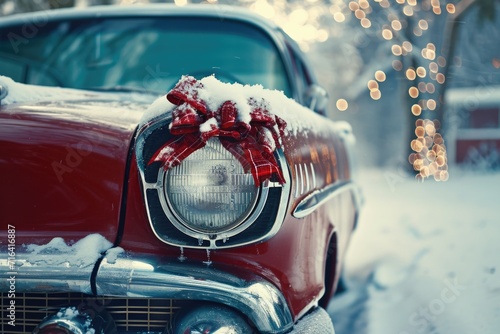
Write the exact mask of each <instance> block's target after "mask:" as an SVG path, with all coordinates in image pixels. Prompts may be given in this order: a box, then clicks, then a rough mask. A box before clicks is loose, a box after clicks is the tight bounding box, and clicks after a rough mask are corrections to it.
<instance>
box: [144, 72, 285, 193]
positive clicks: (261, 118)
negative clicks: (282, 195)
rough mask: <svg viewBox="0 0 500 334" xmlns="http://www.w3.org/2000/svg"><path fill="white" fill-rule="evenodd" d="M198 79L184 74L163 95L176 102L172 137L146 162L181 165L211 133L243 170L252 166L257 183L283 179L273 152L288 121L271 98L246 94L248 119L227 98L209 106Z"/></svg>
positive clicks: (171, 125) (173, 165)
mask: <svg viewBox="0 0 500 334" xmlns="http://www.w3.org/2000/svg"><path fill="white" fill-rule="evenodd" d="M203 89H205V87H204V86H203V84H202V83H201V82H200V81H197V80H196V79H195V78H193V77H190V76H183V77H182V78H181V80H180V81H179V82H178V83H177V84H176V86H175V87H174V88H173V89H172V90H171V91H170V92H169V93H168V94H167V95H166V98H167V99H168V100H169V101H170V102H171V103H173V104H175V105H176V106H177V107H176V108H175V109H174V110H173V111H172V123H170V125H169V129H170V133H171V134H172V135H174V136H178V137H176V138H173V139H171V140H170V141H168V142H167V143H166V144H165V145H163V146H162V147H161V148H160V149H159V150H158V151H157V152H156V153H155V154H154V155H153V157H152V158H151V160H150V161H149V164H151V163H153V162H156V161H160V162H162V167H163V168H165V169H169V168H172V167H175V166H177V165H179V164H180V163H181V162H182V161H183V160H184V159H185V158H187V157H188V156H189V155H190V154H191V153H193V152H194V151H196V150H198V149H200V148H202V147H204V146H205V144H206V142H207V141H208V140H209V139H210V138H212V137H218V138H219V141H220V142H221V144H222V145H223V146H224V148H226V149H227V150H228V151H229V152H231V154H232V155H233V156H234V157H235V158H236V159H238V161H239V162H240V163H241V164H242V166H243V168H244V170H245V171H247V172H251V173H252V176H253V178H254V181H255V185H256V186H260V184H261V183H262V182H263V181H265V180H267V179H270V178H271V177H273V176H274V177H276V178H277V179H278V181H279V182H280V183H285V180H284V178H283V174H282V171H281V169H280V167H279V165H278V162H277V161H276V159H275V157H274V155H273V153H274V151H275V150H276V149H277V148H279V147H280V141H279V139H280V136H283V135H284V129H285V127H286V122H285V121H284V120H283V119H281V118H279V117H278V116H276V115H273V114H272V113H271V112H270V111H269V109H270V106H269V103H268V102H267V101H266V100H264V99H263V98H261V99H256V98H254V97H250V98H249V99H248V100H247V101H246V102H247V104H248V106H249V107H250V122H248V123H247V122H244V121H242V120H241V117H238V116H239V110H238V108H237V104H236V103H235V102H234V101H231V100H227V101H225V102H224V103H222V104H221V105H220V106H219V107H218V109H217V110H215V111H213V110H209V109H208V108H207V103H206V101H204V100H203V99H202V98H200V95H202V96H207V94H206V93H207V92H206V91H205V92H203V94H200V91H201V90H203Z"/></svg>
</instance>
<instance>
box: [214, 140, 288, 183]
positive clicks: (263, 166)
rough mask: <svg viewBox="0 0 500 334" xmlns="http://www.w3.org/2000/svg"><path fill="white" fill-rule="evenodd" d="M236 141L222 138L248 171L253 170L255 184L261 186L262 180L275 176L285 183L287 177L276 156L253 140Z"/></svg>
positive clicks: (225, 145)
mask: <svg viewBox="0 0 500 334" xmlns="http://www.w3.org/2000/svg"><path fill="white" fill-rule="evenodd" d="M246 139H247V141H245V143H244V144H243V143H242V142H234V141H231V140H227V139H224V138H220V141H221V143H222V145H223V146H224V147H225V148H226V149H227V150H228V151H229V152H231V154H232V155H233V156H234V157H235V158H236V159H237V160H238V161H239V162H240V163H241V165H242V166H243V169H244V170H245V171H246V172H251V173H252V177H253V179H254V182H255V185H256V186H257V187H259V186H260V185H261V183H262V182H264V181H265V180H267V179H270V178H271V177H273V176H275V177H276V178H277V179H278V181H279V182H280V183H281V184H283V183H285V178H284V177H283V174H282V172H281V169H280V168H279V166H278V162H277V161H276V159H275V158H274V156H273V155H272V154H271V155H267V154H266V153H263V152H261V150H260V149H259V148H258V147H257V146H256V145H254V144H255V143H252V142H251V141H248V138H246Z"/></svg>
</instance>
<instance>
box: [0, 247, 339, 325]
mask: <svg viewBox="0 0 500 334" xmlns="http://www.w3.org/2000/svg"><path fill="white" fill-rule="evenodd" d="M53 256H54V257H57V256H64V254H60V255H53ZM5 259H7V254H6V253H0V291H2V292H9V291H10V290H12V288H14V289H15V292H16V293H25V292H82V293H86V294H96V295H98V296H121V297H131V298H134V297H135V298H137V297H139V298H171V299H180V300H201V301H210V302H217V303H221V304H224V305H227V306H230V307H232V308H234V309H236V310H238V311H240V312H241V313H242V314H245V315H246V316H247V317H248V318H249V319H250V321H252V322H253V324H254V325H255V326H256V328H257V329H258V331H259V332H261V333H270V334H271V333H272V334H281V333H293V334H302V333H304V334H305V333H319V334H332V333H334V330H333V326H332V323H331V320H330V318H329V316H328V314H326V312H325V311H324V310H322V309H320V308H318V309H316V310H314V311H313V312H311V313H309V314H308V315H306V316H305V317H303V318H302V319H301V320H300V321H299V322H298V323H297V324H295V326H294V321H293V317H292V314H291V312H290V309H289V307H288V305H287V303H286V300H285V298H284V297H283V294H282V293H281V292H280V291H279V290H278V289H277V288H276V287H275V286H274V285H272V284H271V283H269V282H268V281H266V280H264V279H263V278H261V277H259V276H256V275H254V274H252V273H248V272H242V273H241V275H240V274H238V276H236V275H234V274H229V273H227V272H225V271H222V270H218V269H216V268H214V266H212V265H211V266H208V265H204V264H193V263H187V262H179V261H175V262H161V261H159V260H157V259H155V258H152V257H135V256H131V255H125V254H120V255H119V256H118V258H114V257H112V258H108V257H104V258H103V259H102V261H100V262H98V264H97V265H96V266H95V267H94V266H84V267H78V266H77V267H75V266H72V265H71V264H69V263H67V262H64V261H58V260H57V259H55V260H54V259H53V260H52V261H51V262H52V263H57V265H55V264H50V263H36V264H33V263H30V262H29V261H28V256H27V255H25V254H17V255H16V267H15V268H12V267H10V266H9V262H8V261H6V260H5ZM11 269H14V270H11ZM12 276H15V280H14V286H13V285H12V284H11V283H12ZM9 280H10V281H9Z"/></svg>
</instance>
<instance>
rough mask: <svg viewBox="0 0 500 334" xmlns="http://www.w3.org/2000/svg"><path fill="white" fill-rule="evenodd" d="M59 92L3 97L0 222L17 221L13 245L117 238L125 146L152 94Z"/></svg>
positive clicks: (131, 139)
mask: <svg viewBox="0 0 500 334" xmlns="http://www.w3.org/2000/svg"><path fill="white" fill-rule="evenodd" d="M44 89H47V88H44ZM53 90H56V89H53ZM38 93H39V92H36V89H34V93H33V94H34V95H35V96H37V94H38ZM49 93H50V89H49ZM58 94H60V95H58V96H57V97H54V96H53V95H51V94H48V95H47V96H39V98H38V99H37V101H34V98H33V96H31V97H27V98H24V99H23V98H17V99H15V98H13V97H12V96H11V100H10V101H9V100H7V99H4V100H3V101H2V103H3V105H1V106H0V175H1V178H2V186H1V187H0V212H1V213H2V221H4V222H5V224H10V225H12V226H15V229H16V239H17V240H16V242H17V244H22V243H24V244H44V243H47V242H49V241H50V240H51V239H52V238H54V237H62V238H63V239H64V240H66V241H67V242H70V243H71V242H76V241H78V240H80V239H82V238H83V237H85V236H86V235H89V234H91V233H98V234H100V235H102V236H104V237H105V238H106V239H107V240H109V241H110V242H112V243H114V242H115V241H116V238H117V235H118V230H119V224H120V217H121V215H123V214H124V212H123V211H124V206H125V204H124V201H123V199H122V196H123V191H124V187H125V186H124V184H126V182H125V181H124V180H126V178H127V170H128V161H129V160H130V159H128V156H129V152H130V146H131V145H132V142H133V138H134V133H135V129H136V128H137V124H138V122H139V119H140V118H141V115H142V113H143V111H144V110H146V109H147V107H148V106H149V105H150V102H151V101H153V100H154V99H155V98H156V97H155V96H149V95H148V96H142V97H139V98H138V95H137V94H136V95H135V96H132V95H130V94H110V93H93V92H86V91H76V90H67V91H66V90H61V89H60V90H59V91H58ZM18 97H19V95H18ZM23 100H24V101H23ZM26 100H27V101H26ZM6 101H7V102H8V103H7V104H5V102H6Z"/></svg>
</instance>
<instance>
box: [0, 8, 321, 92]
mask: <svg viewBox="0 0 500 334" xmlns="http://www.w3.org/2000/svg"><path fill="white" fill-rule="evenodd" d="M112 17H203V18H213V19H217V20H221V21H224V20H231V21H239V22H243V23H247V24H250V25H253V26H255V27H258V28H260V29H262V30H263V31H264V32H265V33H267V34H268V35H269V37H271V39H273V40H274V42H275V44H276V46H277V47H278V49H280V52H281V53H282V56H283V57H284V58H285V59H284V60H285V62H286V63H288V67H291V66H292V64H291V63H290V62H291V60H290V59H287V58H289V57H288V52H287V51H286V49H287V46H286V45H288V46H290V47H291V48H292V49H294V50H300V48H299V46H298V44H297V43H296V42H295V41H294V40H293V39H292V38H291V37H290V36H288V35H287V34H286V33H285V32H284V31H283V30H282V29H281V28H280V27H279V26H278V25H277V24H276V23H274V22H272V21H270V20H268V19H266V18H264V17H262V16H260V15H258V14H256V13H253V12H251V11H250V10H248V9H245V8H242V7H236V6H229V5H218V4H217V5H210V4H197V5H186V6H176V5H174V4H147V5H142V4H140V5H126V6H119V5H109V6H91V7H84V8H64V9H56V10H44V11H38V12H31V13H23V14H14V15H10V16H7V17H3V18H0V28H6V27H9V26H11V25H20V24H21V25H22V24H26V25H33V26H34V27H35V29H36V28H37V27H40V28H41V27H43V26H44V25H45V24H46V23H47V22H51V21H59V20H72V19H85V18H88V19H92V18H112ZM30 31H31V30H30ZM285 43H286V44H285ZM302 61H303V62H304V63H306V64H308V67H311V66H310V64H309V62H308V60H307V59H306V58H304V59H302ZM289 69H290V68H289ZM310 74H311V76H312V78H311V79H313V81H314V82H316V78H315V76H314V74H313V73H310ZM289 76H293V75H292V73H289ZM290 81H291V84H292V86H295V83H294V82H293V81H294V79H293V78H292V77H290ZM297 89H298V88H297V87H292V90H293V91H294V96H293V97H294V98H295V99H297V100H298V101H300V100H301V94H298V92H297Z"/></svg>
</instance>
